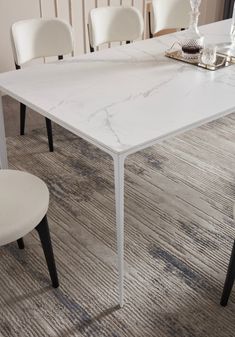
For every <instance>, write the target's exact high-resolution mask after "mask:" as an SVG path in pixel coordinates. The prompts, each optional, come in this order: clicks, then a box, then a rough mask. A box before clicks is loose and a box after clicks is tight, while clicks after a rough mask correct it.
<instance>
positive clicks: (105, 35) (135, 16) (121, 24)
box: [88, 6, 144, 52]
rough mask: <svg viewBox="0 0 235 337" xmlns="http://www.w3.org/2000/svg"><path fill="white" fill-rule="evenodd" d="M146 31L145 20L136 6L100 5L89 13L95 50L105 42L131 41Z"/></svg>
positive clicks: (90, 38) (91, 41) (91, 36)
mask: <svg viewBox="0 0 235 337" xmlns="http://www.w3.org/2000/svg"><path fill="white" fill-rule="evenodd" d="M143 31H144V20H143V17H142V14H141V13H140V11H139V10H138V9H136V8H134V7H110V6H107V7H99V8H94V9H92V10H91V11H90V13H89V23H88V32H89V41H90V50H91V52H93V51H94V50H95V49H96V48H97V47H98V46H100V45H102V44H104V43H111V42H122V41H126V43H130V42H131V41H134V40H137V39H139V38H140V37H141V36H142V34H143Z"/></svg>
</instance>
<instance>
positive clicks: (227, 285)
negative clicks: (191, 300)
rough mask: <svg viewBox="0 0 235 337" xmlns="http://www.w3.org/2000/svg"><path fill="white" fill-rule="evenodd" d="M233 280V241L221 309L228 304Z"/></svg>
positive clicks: (234, 244)
mask: <svg viewBox="0 0 235 337" xmlns="http://www.w3.org/2000/svg"><path fill="white" fill-rule="evenodd" d="M233 218H234V219H235V206H234V208H233ZM234 280H235V241H234V243H233V249H232V254H231V257H230V261H229V265H228V271H227V275H226V280H225V283H224V289H223V293H222V297H221V301H220V304H221V305H222V306H223V307H225V306H226V305H227V303H228V299H229V296H230V293H231V291H232V288H233V284H234Z"/></svg>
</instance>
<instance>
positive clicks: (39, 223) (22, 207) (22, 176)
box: [0, 170, 59, 288]
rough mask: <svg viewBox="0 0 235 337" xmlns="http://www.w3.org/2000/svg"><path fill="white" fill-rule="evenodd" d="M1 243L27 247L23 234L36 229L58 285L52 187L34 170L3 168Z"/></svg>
mask: <svg viewBox="0 0 235 337" xmlns="http://www.w3.org/2000/svg"><path fill="white" fill-rule="evenodd" d="M0 190H1V193H0V246H3V245H6V244H8V243H11V242H13V241H17V242H18V246H19V248H20V249H23V248H24V241H23V236H25V235H26V234H28V233H29V232H30V231H32V230H33V229H36V230H37V232H38V234H39V237H40V240H41V244H42V248H43V251H44V255H45V258H46V262H47V266H48V269H49V273H50V276H51V281H52V286H53V287H54V288H57V287H58V286H59V282H58V277H57V271H56V265H55V260H54V255H53V249H52V244H51V239H50V232H49V228H48V223H47V216H46V214H47V210H48V205H49V191H48V188H47V186H46V184H45V183H44V182H43V181H42V180H41V179H39V178H37V177H35V176H34V175H32V174H29V173H26V172H21V171H17V170H0Z"/></svg>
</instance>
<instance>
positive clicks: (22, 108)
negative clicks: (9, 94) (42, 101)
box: [20, 103, 26, 136]
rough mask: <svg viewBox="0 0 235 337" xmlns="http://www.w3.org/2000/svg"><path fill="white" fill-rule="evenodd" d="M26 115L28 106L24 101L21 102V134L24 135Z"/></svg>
mask: <svg viewBox="0 0 235 337" xmlns="http://www.w3.org/2000/svg"><path fill="white" fill-rule="evenodd" d="M25 115H26V106H25V105H24V104H23V103H20V134H21V136H23V135H24V130H25Z"/></svg>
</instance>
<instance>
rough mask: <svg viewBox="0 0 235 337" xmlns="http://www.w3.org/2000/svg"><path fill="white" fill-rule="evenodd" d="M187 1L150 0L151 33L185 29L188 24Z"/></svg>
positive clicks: (189, 9)
mask: <svg viewBox="0 0 235 337" xmlns="http://www.w3.org/2000/svg"><path fill="white" fill-rule="evenodd" d="M190 11H191V6H190V1H189V0H152V10H151V33H152V34H156V33H158V32H160V31H161V30H163V29H180V28H187V27H188V26H189V22H190V15H189V13H190Z"/></svg>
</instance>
